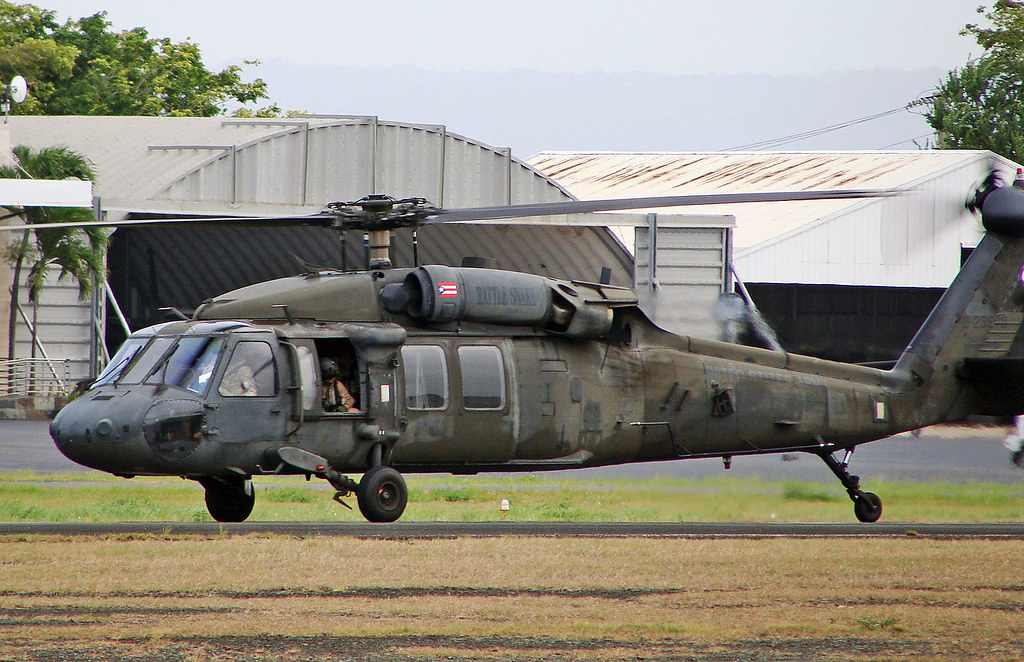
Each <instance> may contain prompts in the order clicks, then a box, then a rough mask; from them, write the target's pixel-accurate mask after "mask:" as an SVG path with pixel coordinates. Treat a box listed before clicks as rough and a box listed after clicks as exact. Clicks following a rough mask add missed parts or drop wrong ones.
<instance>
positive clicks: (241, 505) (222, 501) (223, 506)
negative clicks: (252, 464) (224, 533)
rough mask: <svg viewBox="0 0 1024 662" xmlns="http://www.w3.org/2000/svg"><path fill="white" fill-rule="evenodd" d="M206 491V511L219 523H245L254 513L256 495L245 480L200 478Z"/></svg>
mask: <svg viewBox="0 0 1024 662" xmlns="http://www.w3.org/2000/svg"><path fill="white" fill-rule="evenodd" d="M199 484H200V485H202V486H203V488H205V489H206V509H207V510H208V511H210V516H211V517H213V519H215V520H217V521H218V522H244V521H245V520H246V518H248V517H249V515H250V514H251V513H252V507H253V505H254V504H255V503H256V493H255V492H254V491H253V488H252V481H251V480H249V479H247V478H245V479H243V478H239V479H230V478H200V479H199Z"/></svg>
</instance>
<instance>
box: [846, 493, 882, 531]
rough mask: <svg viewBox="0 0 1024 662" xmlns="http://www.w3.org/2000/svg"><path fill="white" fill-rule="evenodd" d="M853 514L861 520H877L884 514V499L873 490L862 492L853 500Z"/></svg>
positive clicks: (868, 521) (868, 522)
mask: <svg viewBox="0 0 1024 662" xmlns="http://www.w3.org/2000/svg"><path fill="white" fill-rule="evenodd" d="M853 514H854V515H856V516H857V519H858V520H860V521H861V522H864V523H867V524H870V523H871V522H877V521H878V519H879V518H880V517H881V516H882V500H881V499H879V498H878V495H876V494H872V493H871V492H862V493H861V494H858V495H857V498H856V499H854V501H853Z"/></svg>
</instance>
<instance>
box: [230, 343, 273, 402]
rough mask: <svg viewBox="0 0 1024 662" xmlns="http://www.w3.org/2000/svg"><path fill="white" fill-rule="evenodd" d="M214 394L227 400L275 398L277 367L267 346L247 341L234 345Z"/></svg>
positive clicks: (271, 351)
mask: <svg viewBox="0 0 1024 662" xmlns="http://www.w3.org/2000/svg"><path fill="white" fill-rule="evenodd" d="M217 392H218V393H220V394H221V395H224V396H228V397H260V396H272V395H276V394H277V364H276V363H275V362H274V350H272V349H271V348H270V345H268V344H267V343H265V342H256V341H249V340H246V341H243V342H240V343H238V344H237V345H235V350H234V351H233V352H232V353H231V360H230V361H229V362H228V367H227V368H225V369H224V377H222V378H221V381H220V388H219V389H218V391H217Z"/></svg>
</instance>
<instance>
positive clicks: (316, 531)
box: [0, 522, 1024, 540]
mask: <svg viewBox="0 0 1024 662" xmlns="http://www.w3.org/2000/svg"><path fill="white" fill-rule="evenodd" d="M260 534H262V535H266V534H274V535H284V536H294V537H299V538H307V537H313V536H341V537H349V538H367V539H380V540H412V539H438V538H442V539H443V538H496V537H501V536H523V537H547V538H941V539H946V538H949V539H959V538H1001V539H1024V523H994V524H987V523H981V524H956V523H954V524H938V523H910V522H902V523H901V522H884V523H883V522H876V523H874V524H860V523H799V522H796V523H793V522H790V523H784V522H779V523H775V522H395V523H393V524H373V523H369V522H242V523H239V524H219V523H217V522H86V523H80V522H75V523H64V522H15V523H0V535H52V536H102V535H157V536H199V537H221V536H234V535H260Z"/></svg>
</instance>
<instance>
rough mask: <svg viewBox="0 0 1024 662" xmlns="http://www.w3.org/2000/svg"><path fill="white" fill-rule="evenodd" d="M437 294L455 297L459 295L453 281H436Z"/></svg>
mask: <svg viewBox="0 0 1024 662" xmlns="http://www.w3.org/2000/svg"><path fill="white" fill-rule="evenodd" d="M437 296H439V297H457V296H459V288H458V286H457V285H456V284H455V283H438V284H437Z"/></svg>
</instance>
